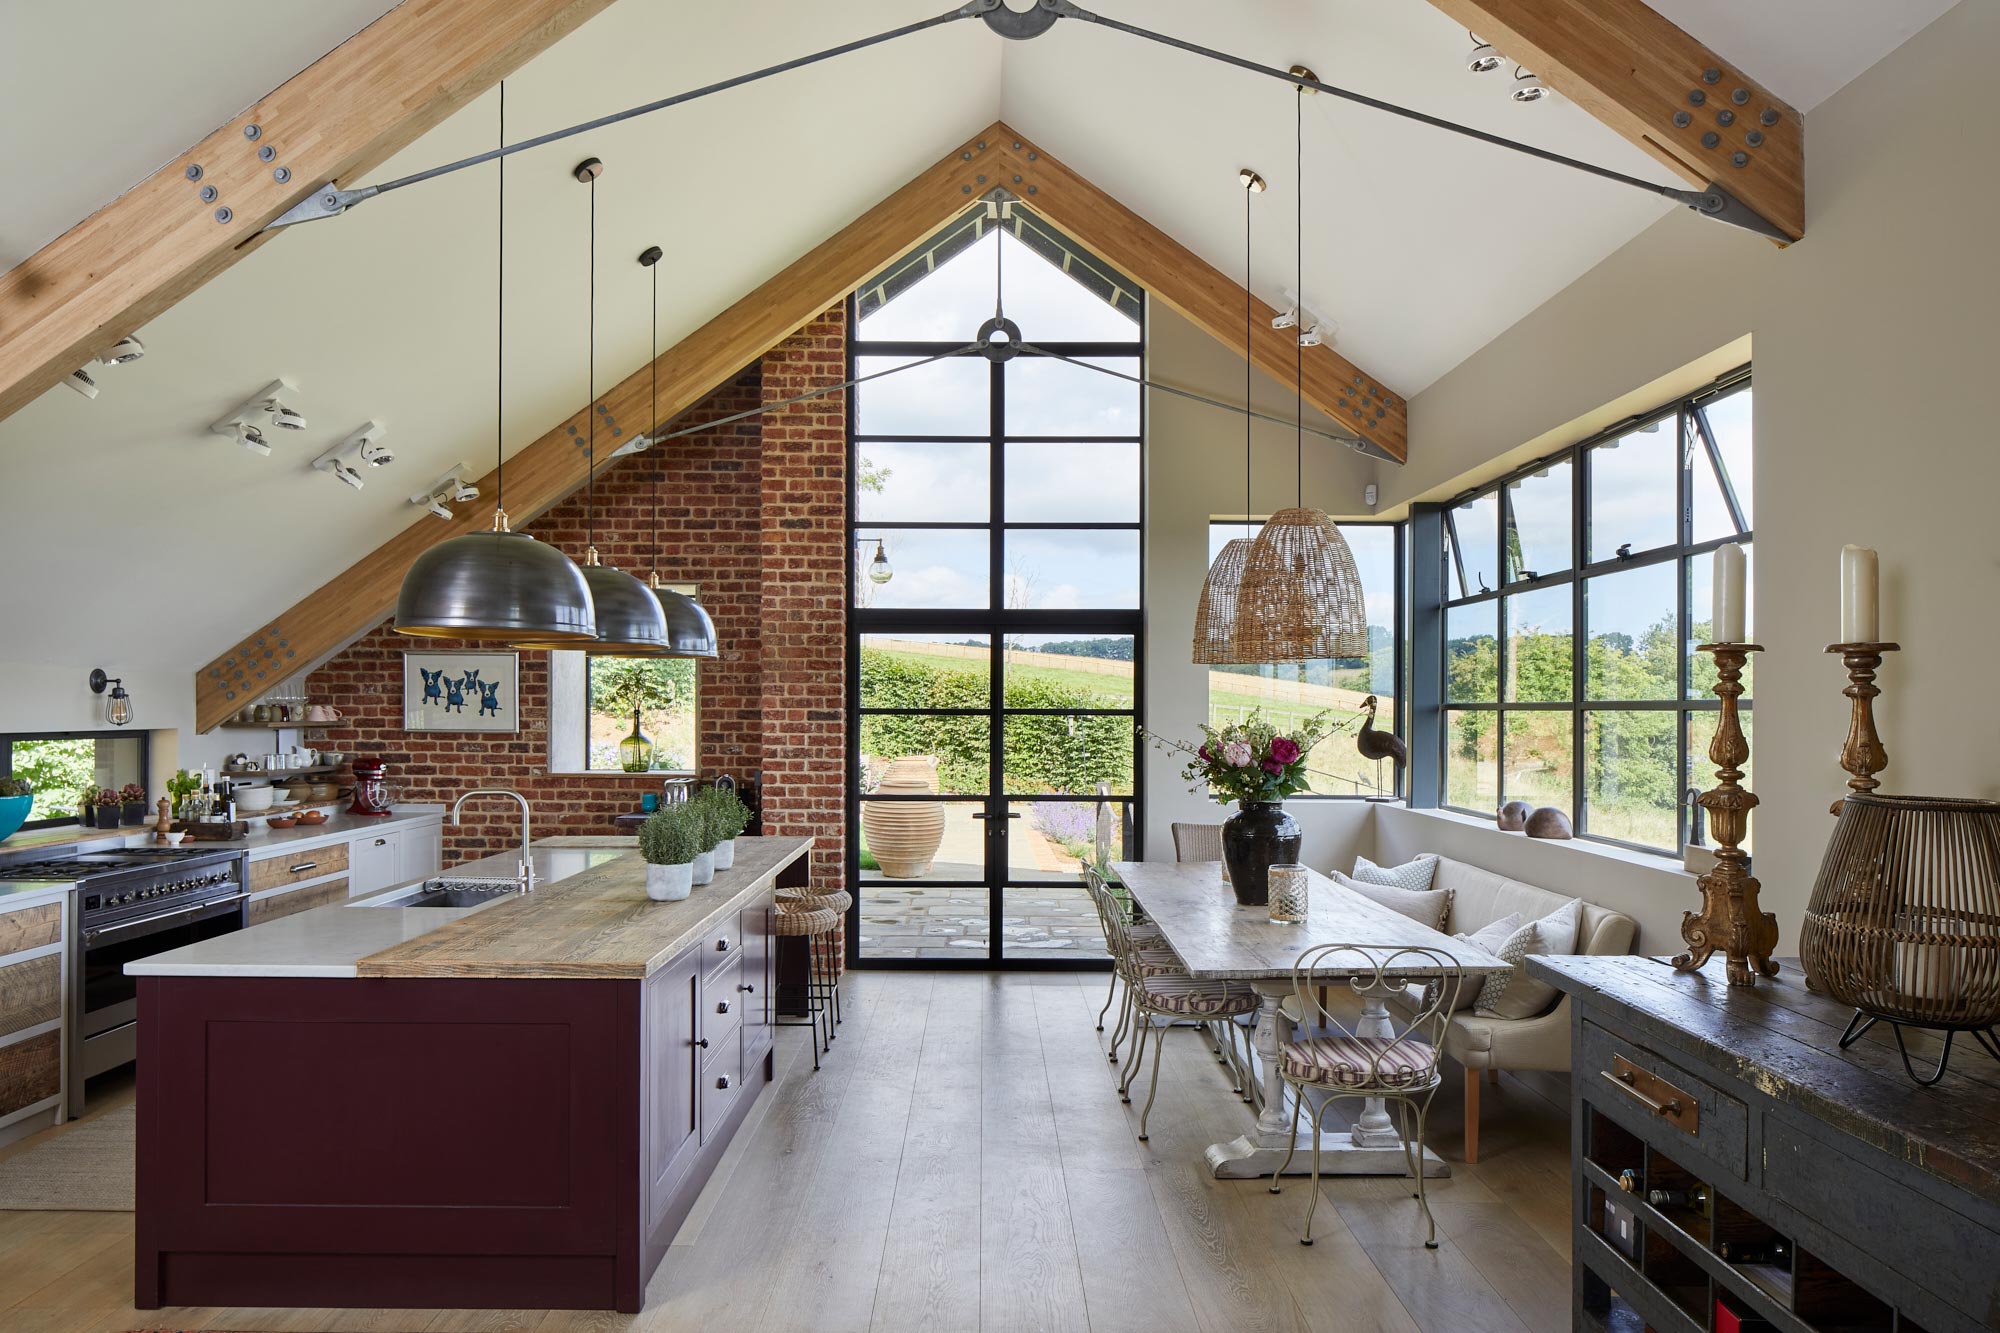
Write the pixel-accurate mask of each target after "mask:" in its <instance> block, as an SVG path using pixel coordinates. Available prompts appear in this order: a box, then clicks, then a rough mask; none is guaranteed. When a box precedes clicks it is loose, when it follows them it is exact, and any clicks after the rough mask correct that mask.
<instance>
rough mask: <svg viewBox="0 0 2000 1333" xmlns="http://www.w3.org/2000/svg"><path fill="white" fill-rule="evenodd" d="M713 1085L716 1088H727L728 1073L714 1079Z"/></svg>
mask: <svg viewBox="0 0 2000 1333" xmlns="http://www.w3.org/2000/svg"><path fill="white" fill-rule="evenodd" d="M715 1086H716V1087H718V1088H727V1087H728V1086H729V1075H727V1074H724V1075H723V1076H722V1077H721V1078H718V1079H717V1080H715Z"/></svg>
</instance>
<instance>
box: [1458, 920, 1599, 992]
mask: <svg viewBox="0 0 2000 1333" xmlns="http://www.w3.org/2000/svg"><path fill="white" fill-rule="evenodd" d="M1582 914H1583V900H1582V899H1581V898H1572V899H1570V900H1569V901H1568V902H1566V903H1564V904H1563V905H1562V906H1561V907H1558V908H1557V909H1556V910H1555V911H1553V912H1551V913H1549V914H1548V915H1547V916H1545V917H1543V918H1542V919H1541V920H1539V921H1530V922H1529V923H1528V924H1527V925H1525V926H1522V927H1521V928H1520V929H1518V930H1516V931H1515V932H1514V933H1513V934H1512V935H1510V936H1508V937H1507V942H1506V943H1505V944H1502V945H1501V946H1500V948H1499V949H1498V950H1496V951H1495V952H1496V953H1497V954H1498V956H1499V958H1500V961H1502V962H1504V963H1506V964H1507V965H1508V966H1509V967H1510V968H1511V969H1512V970H1511V971H1508V972H1496V973H1494V974H1493V975H1492V976H1490V977H1488V978H1487V979H1486V984H1485V986H1483V987H1482V988H1481V989H1480V992H1479V999H1478V1000H1477V1001H1476V1002H1475V1003H1474V1004H1473V1008H1475V1009H1477V1010H1479V1011H1481V1012H1482V1013H1491V1014H1492V1015H1493V1016H1494V1017H1496V1018H1533V1017H1534V1016H1535V1015H1536V1014H1539V1013H1541V1012H1542V1011H1543V1010H1545V1009H1547V1008H1548V1007H1549V1003H1550V1002H1551V1001H1552V1000H1554V999H1555V998H1556V988H1555V987H1554V986H1551V985H1549V983H1548V982H1546V981H1542V980H1540V979H1539V978H1536V977H1531V976H1529V975H1528V968H1527V964H1526V962H1525V961H1524V960H1525V959H1526V958H1527V957H1528V955H1530V954H1538V953H1539V954H1551V953H1570V952H1572V951H1574V950H1575V948H1576V930H1577V922H1578V920H1579V919H1580V918H1581V917H1582Z"/></svg>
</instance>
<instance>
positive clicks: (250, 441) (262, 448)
mask: <svg viewBox="0 0 2000 1333" xmlns="http://www.w3.org/2000/svg"><path fill="white" fill-rule="evenodd" d="M236 442H237V443H238V444H240V445H242V446H243V447H244V448H245V449H248V450H249V451H250V452H251V453H253V454H256V455H257V456H258V457H259V458H269V457H270V456H271V446H270V444H269V442H267V441H266V440H265V439H264V432H263V431H261V430H258V429H257V428H256V427H255V426H252V425H250V424H249V423H247V422H245V423H243V424H241V425H238V426H237V427H236Z"/></svg>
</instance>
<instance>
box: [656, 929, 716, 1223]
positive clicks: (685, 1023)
mask: <svg viewBox="0 0 2000 1333" xmlns="http://www.w3.org/2000/svg"><path fill="white" fill-rule="evenodd" d="M702 961H703V960H702V955H701V953H700V951H699V950H696V949H690V950H688V951H687V952H686V953H684V954H682V955H681V956H680V957H678V958H676V959H675V960H674V961H673V962H671V963H668V964H667V965H666V966H665V967H663V968H661V969H660V970H659V971H657V972H655V973H654V974H653V975H652V976H650V977H648V978H646V980H645V983H644V985H645V991H644V999H643V1001H642V1003H643V1005H644V1036H643V1040H644V1044H645V1065H644V1068H643V1070H642V1075H641V1077H642V1078H643V1079H644V1083H645V1106H646V1159H647V1187H648V1196H649V1202H648V1205H647V1216H646V1225H647V1229H648V1230H649V1231H650V1230H651V1229H652V1227H653V1226H654V1225H656V1224H657V1223H658V1222H659V1220H660V1217H661V1216H662V1215H663V1214H664V1212H665V1209H666V1207H667V1205H668V1203H669V1202H671V1200H672V1198H673V1191H674V1186H675V1185H677V1184H678V1183H679V1182H680V1178H681V1176H682V1175H683V1174H684V1173H685V1172H686V1171H687V1169H688V1165H689V1163H691V1162H692V1161H693V1160H694V1158H695V1156H696V1154H697V1152H698V1150H699V1149H700V1146H701V1145H700V1143H699V1141H698V1138H697V1135H698V1133H699V1131H700V1128H701V1121H700V1115H701V1102H700V1092H699V1089H700V1082H699V1080H700V1077H701V1066H702V1055H703V1051H702V1048H701V1047H699V1046H697V1045H696V1044H695V1043H696V1041H697V1040H698V1035H697V1030H698V1027H699V1006H700V1004H701V994H702V992H701V964H702Z"/></svg>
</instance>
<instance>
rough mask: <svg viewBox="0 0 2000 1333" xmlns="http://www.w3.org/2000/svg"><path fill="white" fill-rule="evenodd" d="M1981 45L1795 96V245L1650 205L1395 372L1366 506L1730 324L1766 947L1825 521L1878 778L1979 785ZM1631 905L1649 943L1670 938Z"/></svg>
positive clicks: (1967, 27) (1824, 721) (1653, 371)
mask: <svg viewBox="0 0 2000 1333" xmlns="http://www.w3.org/2000/svg"><path fill="white" fill-rule="evenodd" d="M1996 55H2000V6H1993V5H1960V6H1958V7H1956V8H1955V9H1953V10H1951V11H1950V12H1949V13H1947V14H1945V15H1944V16H1943V17H1942V18H1940V19H1939V20H1938V21H1937V22H1936V23H1934V24H1932V25H1931V26H1930V27H1929V28H1927V29H1926V30H1924V31H1923V32H1921V33H1919V34H1917V35H1916V36H1915V37H1913V38H1912V39H1911V40H1910V41H1909V42H1908V43H1906V44H1905V45H1904V46H1902V47H1901V48H1900V49H1899V50H1897V51H1896V52H1895V53H1893V54H1892V55H1890V56H1889V57H1888V58H1886V59H1885V60H1883V61H1882V62H1881V63H1880V64H1878V65H1876V66H1875V67H1874V68H1873V69H1870V70H1869V71H1867V72H1866V73H1864V74H1863V75H1861V76H1860V77H1859V78H1858V79H1856V80H1855V81H1854V82H1853V83H1851V84H1849V85H1848V86H1847V87H1846V88H1844V89H1843V90H1842V91H1840V92H1839V93H1837V94H1835V95H1834V96H1833V97H1831V98H1830V99H1828V100H1827V101H1826V102H1825V103H1823V104H1822V105H1821V106H1820V107H1819V108H1818V109H1817V110H1816V111H1815V112H1814V113H1813V114H1812V116H1811V117H1810V121H1811V123H1810V124H1809V126H1808V127H1807V136H1806V142H1807V164H1808V170H1807V183H1808V195H1807V236H1806V239H1805V240H1804V241H1803V242H1801V243H1800V244H1798V245H1795V246H1792V247H1791V248H1789V249H1785V250H1779V249H1777V248H1776V247H1774V246H1771V245H1769V244H1767V243H1765V242H1763V241H1760V240H1758V239H1757V238H1755V237H1753V236H1750V235H1748V234H1746V233H1740V232H1735V231H1732V230H1731V229H1729V228H1726V227H1721V226H1716V225H1713V224H1710V223H1706V222H1703V221H1701V220H1700V219H1697V218H1694V217H1692V216H1691V215H1688V214H1684V213H1683V214H1676V215H1674V216H1672V217H1669V218H1667V219H1664V220H1662V221H1661V222H1659V223H1657V224H1655V225H1654V226H1653V227H1651V228H1650V229H1648V230H1647V231H1646V232H1644V233H1643V234H1641V235H1640V236H1639V237H1638V238H1636V239H1635V240H1633V241H1632V242H1631V243H1630V244H1628V245H1626V246H1625V247H1623V248H1622V249H1620V250H1619V251H1618V252H1617V253H1615V254H1613V255H1612V256H1611V257H1610V258H1609V259H1607V260H1605V261H1604V262H1603V263H1602V264H1600V265H1599V266H1598V267H1597V268H1595V269H1593V270H1592V271H1591V272H1590V273H1589V274H1587V275H1586V276H1585V277H1583V278H1582V279H1580V280H1578V281H1577V282H1576V283H1574V284H1573V285H1571V286H1570V287H1569V288H1567V289H1565V290H1564V291H1563V292H1561V293H1560V294H1558V295H1557V296H1555V297H1554V298H1552V299H1551V300H1549V301H1548V302H1547V303H1546V304H1545V305H1543V306H1542V307H1541V308H1540V309H1538V310H1537V311H1535V313H1534V314H1532V315H1531V316H1529V317H1528V318H1527V319H1525V320H1523V321H1521V323H1519V324H1518V325H1516V326H1515V327H1514V328H1513V329H1511V330H1510V331H1509V332H1508V333H1507V334H1505V335H1504V336H1502V337H1501V338H1499V339H1497V340H1496V341H1494V342H1493V343H1491V344H1489V345H1488V346H1487V347H1485V348H1484V349H1483V350H1481V351H1480V352H1478V353H1477V354H1475V355H1474V356H1473V357H1471V358H1470V359H1469V360H1467V361H1466V362H1465V363H1464V364H1462V365H1461V366H1459V367H1458V368H1457V369H1455V370H1454V371H1452V372H1451V373H1450V374H1449V375H1447V376H1445V377H1444V378H1443V379H1442V380H1440V381H1439V382H1438V383H1437V384H1436V385H1435V386H1433V387H1432V388H1431V389H1429V390H1428V391H1426V392H1424V393H1423V394H1421V395H1419V396H1418V397H1417V398H1416V399H1415V400H1414V401H1413V402H1412V404H1411V412H1410V417H1411V438H1412V441H1413V444H1412V450H1411V453H1412V462H1411V464H1410V466H1408V467H1407V468H1401V469H1398V468H1394V467H1389V466H1387V465H1384V466H1383V467H1382V468H1381V469H1380V472H1381V478H1380V479H1381V482H1382V485H1383V489H1384V497H1383V500H1384V507H1385V508H1387V507H1390V506H1396V505H1400V504H1402V503H1403V502H1405V501H1408V500H1410V499H1412V498H1422V497H1426V496H1441V495H1448V494H1450V493H1452V492H1454V491H1456V490H1458V489H1460V488H1461V487H1462V486H1464V485H1466V484H1469V483H1470V482H1471V481H1473V480H1476V479H1482V478H1485V477H1490V476H1492V475H1494V474H1495V473H1497V472H1498V471H1499V470H1501V468H1502V466H1503V464H1500V463H1491V464H1489V462H1488V460H1492V459H1495V458H1496V456H1499V455H1502V454H1503V453H1504V452H1505V451H1508V450H1510V449H1515V446H1519V445H1522V444H1523V443H1524V442H1533V445H1532V446H1531V447H1530V448H1528V449H1525V450H1517V451H1516V456H1517V457H1526V456H1529V455H1531V454H1532V453H1534V452H1539V451H1541V450H1543V449H1546V448H1550V447H1554V445H1556V444H1561V443H1566V442H1569V441H1572V440H1574V439H1577V438H1580V437H1581V436H1582V435H1584V434H1587V433H1588V432H1589V430H1590V429H1591V428H1592V426H1593V424H1594V422H1601V421H1603V420H1609V419H1616V418H1617V417H1618V416H1620V415H1622V414H1623V412H1624V411H1629V410H1630V407H1629V406H1623V405H1622V404H1628V403H1630V402H1632V401H1633V400H1634V399H1636V398H1640V397H1644V396H1646V395H1648V394H1650V395H1651V397H1652V400H1653V401H1658V400H1659V399H1660V398H1663V397H1666V396H1669V395H1670V394H1671V393H1672V392H1674V391H1675V390H1676V389H1677V388H1683V387H1687V381H1689V380H1690V379H1691V378H1696V377H1699V376H1700V375H1701V374H1702V371H1703V370H1705V369H1706V368H1700V369H1697V371H1695V372H1694V373H1693V375H1689V374H1679V375H1677V372H1681V371H1682V369H1683V368H1684V367H1688V366H1689V365H1690V363H1695V362H1699V361H1702V360H1703V359H1704V358H1706V359H1707V360H1708V362H1709V363H1710V365H1711V366H1712V365H1713V364H1715V363H1716V362H1726V361H1727V360H1729V359H1730V354H1728V353H1725V354H1723V355H1720V356H1714V355H1710V354H1711V353H1714V352H1715V350H1716V349H1718V348H1723V347H1724V346H1725V345H1726V344H1731V343H1738V344H1739V349H1740V347H1741V342H1740V340H1743V339H1746V338H1749V339H1754V350H1755V360H1756V488H1757V515H1756V528H1757V559H1756V580H1757V589H1756V607H1757V611H1756V623H1755V624H1754V625H1753V626H1752V632H1753V634H1754V636H1755V637H1756V638H1757V639H1758V640H1759V641H1760V642H1761V643H1762V644H1763V645H1764V647H1765V649H1766V652H1765V653H1764V655H1763V656H1762V657H1761V658H1760V659H1759V661H1758V663H1757V696H1758V697H1757V704H1756V725H1755V735H1754V740H1753V748H1754V750H1755V785H1756V789H1757V792H1758V795H1759V796H1760V797H1761V798H1762V802H1763V804H1762V806H1761V807H1760V808H1759V810H1758V811H1757V813H1756V815H1755V816H1754V820H1755V827H1756V830H1757V865H1756V869H1757V872H1758V875H1759V877H1760V878H1761V879H1762V881H1763V886H1764V903H1765V905H1766V907H1768V908H1770V909H1772V910H1774V911H1775V912H1776V913H1777V914H1778V920H1779V925H1780V928H1781V931H1782V941H1781V948H1782V949H1783V950H1786V951H1789V950H1791V949H1794V948H1796V946H1797V941H1798V929H1799V921H1800V915H1801V913H1802V911H1803V910H1804V907H1805V904H1806V902H1807V899H1808V898H1809V896H1810V893H1811V888H1812V880H1813V876H1814V874H1815V872H1816V870H1817V868H1818V865H1819V860H1820V856H1821V853H1822V851H1823V849H1824V847H1825V843H1826V839H1827V836H1828V834H1829V833H1830V832H1831V830H1832V821H1831V820H1830V819H1829V818H1828V816H1827V803H1828V801H1829V800H1830V799H1831V798H1833V797H1834V796H1836V795H1838V794H1839V792H1840V791H1841V789H1842V783H1843V781H1844V778H1845V775H1844V774H1843V773H1842V772H1841V771H1840V769H1839V767H1838V764H1837V758H1836V756H1837V754H1838V751H1839V748H1840V744H1841V741H1842V739H1843V737H1844V736H1845V733H1846V717H1847V707H1848V705H1847V701H1846V700H1845V699H1843V698H1842V697H1841V695H1840V690H1841V687H1842V686H1843V685H1844V684H1845V676H1844V674H1843V672H1842V671H1841V669H1840V666H1839V663H1838V661H1837V660H1835V659H1831V658H1828V657H1827V656H1826V655H1825V653H1824V652H1823V651H1822V650H1823V648H1824V646H1825V645H1826V644H1827V643H1829V642H1831V641H1833V640H1834V639H1835V638H1836V637H1838V636H1837V630H1838V623H1839V617H1838V611H1837V605H1836V601H1837V598H1836V590H1837V561H1838V555H1839V551H1840V547H1841V544H1842V543H1843V542H1859V543H1862V544H1864V545H1869V546H1874V547H1877V548H1878V549H1879V550H1880V551H1881V556H1882V575H1883V589H1882V594H1883V602H1884V607H1885V610H1884V623H1883V626H1882V630H1883V633H1884V636H1885V637H1886V638H1889V639H1892V640H1897V641H1900V642H1901V643H1902V645H1903V651H1902V652H1901V653H1900V654H1898V655H1895V656H1894V657H1892V658H1891V659H1890V661H1889V663H1888V664H1887V665H1886V666H1885V667H1884V668H1883V671H1882V676H1881V684H1882V687H1883V689H1884V691H1885V693H1884V696H1883V698H1882V699H1881V700H1880V701H1879V703H1878V709H1877V718H1878V721H1879V723H1880V725H1881V729H1882V733H1883V736H1884V739H1885V741H1886V743H1887V745H1888V749H1889V757H1890V766H1889V769H1888V772H1887V773H1886V775H1885V778H1884V782H1885V789H1886V790H1891V791H1905V792H1923V793H1929V794H1939V795H1957V796H1984V797H1989V798H1991V797H1996V796H2000V762H1996V760H1995V758H1994V756H1995V755H1996V754H2000V706H1996V705H1995V702H1994V693H1993V684H1992V682H1993V663H1994V662H1995V661H1996V660H2000V618H1996V616H1995V614H1994V609H1995V602H1996V595H2000V524H1996V523H1995V521H1994V514H1995V510H1996V505H2000V458H1996V454H1995V450H1994V445H1993V441H1994V438H1995V436H1996V433H2000V431H1996V411H1995V404H1994V397H1993V392H1992V376H1993V366H1992V362H1993V357H1994V353H1995V350H1996V348H2000V339H1996V337H1995V334H1994V331H1993V324H1992V319H1993V312H1994V311H1995V310H1996V309H2000V262H1997V261H1996V260H1995V258H1994V253H1993V249H1992V243H1991V242H1992V232H1993V226H1994V219H1995V217H1996V216H2000V175H1996V174H1995V173H1994V172H1993V171H1992V170H1991V164H1992V145H1993V144H1994V143H1995V142H2000V103H1997V102H1996V101H1995V99H1994V98H1993V96H1992V76H1991V65H1992V62H1993V60H1994V58H1995V56H1996ZM1551 225H1557V221H1556V220H1552V221H1551ZM1614 402H1619V403H1621V406H1617V407H1614V408H1613V409H1611V410H1610V411H1609V412H1599V413H1596V415H1595V417H1594V418H1593V417H1592V415H1591V414H1592V413H1593V409H1597V408H1599V407H1600V406H1602V405H1604V404H1607V403H1614ZM1579 418H1582V420H1579ZM1159 600H1160V603H1161V604H1164V603H1166V602H1169V601H1171V600H1172V599H1171V598H1170V597H1167V596H1165V595H1162V596H1161V597H1160V599H1159ZM1475 832H1477V831H1476V830H1475ZM1379 836H1381V837H1383V838H1384V839H1385V841H1386V840H1387V834H1386V833H1385V834H1382V835H1379ZM1452 843H1453V845H1454V846H1458V847H1461V849H1462V850H1464V851H1465V852H1466V854H1467V858H1468V859H1474V860H1478V861H1480V862H1481V863H1482V864H1491V865H1493V866H1494V867H1495V868H1496V869H1502V870H1507V869H1508V866H1509V865H1512V864H1520V865H1526V864H1527V863H1526V862H1525V861H1517V858H1521V857H1525V856H1528V855H1529V853H1527V852H1524V851H1519V850H1515V845H1514V843H1513V842H1512V840H1508V839H1506V838H1504V836H1503V835H1500V834H1498V833H1497V832H1492V833H1487V834H1486V835H1485V837H1484V839H1483V840H1479V839H1471V840H1467V839H1459V838H1456V837H1454V838H1453V840H1452ZM1396 845H1398V846H1401V845H1402V844H1401V843H1397V844H1396ZM1475 853H1476V854H1475ZM1551 855H1552V854H1551ZM1503 863H1504V864H1503ZM1537 864H1538V865H1540V864H1552V863H1549V862H1548V860H1547V857H1546V856H1541V855H1539V853H1538V854H1537ZM1509 873H1511V871H1510V872H1509ZM1523 878H1533V876H1532V875H1524V876H1523ZM1604 882H1605V888H1604V890H1603V892H1604V893H1607V894H1613V895H1617V898H1618V900H1620V901H1622V900H1625V899H1626V898H1628V897H1629V896H1630V895H1632V894H1636V893H1640V892H1643V891H1644V890H1643V888H1642V887H1641V880H1640V878H1639V877H1638V876H1636V875H1631V876H1626V875H1623V874H1622V873H1621V874H1620V875H1610V876H1607V877H1606V879H1605V881H1604ZM1551 887H1558V886H1555V885H1552V886H1551ZM1591 896H1597V895H1595V894H1593V895H1591ZM1606 900H1607V901H1611V900H1613V899H1610V898H1607V899H1606ZM1673 905H1674V907H1675V908H1679V907H1682V906H1693V905H1694V903H1693V898H1692V894H1691V893H1689V892H1685V891H1683V892H1681V893H1679V894H1677V895H1676V899H1675V902H1674V904H1673ZM1642 919H1643V920H1645V921H1646V923H1647V941H1648V944H1649V945H1657V946H1659V947H1666V946H1668V945H1671V944H1672V942H1673V939H1674V934H1673V933H1669V934H1667V935H1666V936H1665V938H1664V940H1663V939H1662V937H1661V936H1660V935H1659V934H1658V933H1657V932H1656V930H1655V928H1654V924H1653V922H1654V918H1653V917H1645V918H1642Z"/></svg>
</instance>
